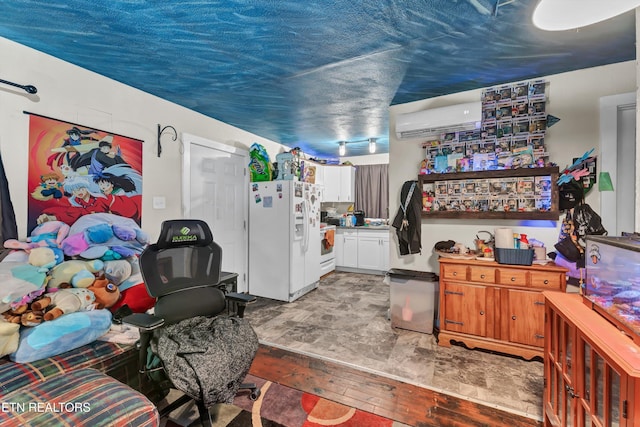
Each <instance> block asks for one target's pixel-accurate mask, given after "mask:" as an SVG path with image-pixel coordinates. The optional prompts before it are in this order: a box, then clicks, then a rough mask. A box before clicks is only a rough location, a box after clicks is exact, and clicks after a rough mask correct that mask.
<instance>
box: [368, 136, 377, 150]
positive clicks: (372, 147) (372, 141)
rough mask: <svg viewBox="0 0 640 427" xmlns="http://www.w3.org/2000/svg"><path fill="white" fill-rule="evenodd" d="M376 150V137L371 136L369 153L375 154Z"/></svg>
mask: <svg viewBox="0 0 640 427" xmlns="http://www.w3.org/2000/svg"><path fill="white" fill-rule="evenodd" d="M375 152H376V139H375V138H369V153H371V154H373V153H375Z"/></svg>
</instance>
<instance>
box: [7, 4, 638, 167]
mask: <svg viewBox="0 0 640 427" xmlns="http://www.w3.org/2000/svg"><path fill="white" fill-rule="evenodd" d="M536 3H537V2H536V1H535V0H529V1H527V0H367V1H354V0H326V1H300V0H268V1H252V0H220V1H204V0H200V1H199V0H191V1H167V2H162V1H157V0H108V1H105V0H64V1H61V0H49V1H46V2H45V1H25V0H10V1H6V2H3V5H2V13H1V14H0V36H3V37H6V38H8V39H10V40H13V41H16V42H18V43H21V44H24V45H26V46H30V47H32V48H35V49H37V50H39V51H42V52H45V53H47V54H50V55H53V56H56V57H58V58H61V59H63V60H65V61H68V62H71V63H73V64H76V65H79V66H81V67H84V68H86V69H89V70H92V71H94V72H97V73H99V74H102V75H104V76H107V77H110V78H112V79H114V80H117V81H120V82H122V83H126V84H128V85H130V86H133V87H135V88H138V89H140V90H143V91H145V92H148V93H151V94H154V95H156V96H159V97H161V98H165V99H167V100H169V101H172V102H174V103H176V104H180V105H183V106H185V107H188V108H191V109H193V110H196V111H198V112H200V113H203V114H205V115H207V116H210V117H213V118H216V119H219V120H222V121H224V122H226V123H230V124H232V125H234V126H237V127H240V128H242V129H245V130H247V131H250V132H252V133H255V134H257V135H260V136H263V137H265V138H268V139H271V140H274V141H277V142H280V143H282V144H285V145H288V146H290V147H295V146H298V147H300V148H302V150H303V151H304V152H305V153H307V154H309V155H311V156H315V157H319V158H328V159H331V158H336V157H337V148H338V141H340V140H347V141H359V140H366V139H367V138H370V137H376V138H379V140H378V148H379V150H378V151H379V152H387V151H388V134H389V129H388V107H389V105H393V104H400V103H405V102H410V101H415V100H419V99H425V98H430V97H434V96H439V95H444V94H449V93H455V92H460V91H465V90H470V89H475V88H479V87H487V86H493V85H496V84H500V83H506V82H511V81H518V80H527V79H531V78H535V77H540V76H544V75H549V74H555V73H560V72H565V71H572V70H576V69H580V68H588V67H593V66H598V65H604V64H609V63H615V62H621V61H626V60H631V59H634V58H635V18H634V14H633V12H630V13H627V14H625V15H622V16H620V17H617V18H614V19H612V20H609V21H607V22H605V23H601V24H596V25H594V26H590V27H587V28H583V29H580V30H579V31H568V32H560V33H545V32H543V31H540V30H537V29H536V28H534V27H533V25H532V24H531V14H532V12H533V8H534V7H535V4H536ZM603 7H604V6H603ZM0 74H1V68H0ZM0 78H3V76H1V75H0ZM27 83H28V84H33V85H35V86H37V85H38V82H37V81H34V82H27ZM27 83H25V84H27ZM186 130H187V129H185V131H186ZM347 148H348V151H349V155H360V154H367V144H366V143H361V144H356V143H353V144H349V145H348V147H347Z"/></svg>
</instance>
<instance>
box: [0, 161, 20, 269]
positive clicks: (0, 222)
mask: <svg viewBox="0 0 640 427" xmlns="http://www.w3.org/2000/svg"><path fill="white" fill-rule="evenodd" d="M17 238H18V226H17V224H16V216H15V213H14V211H13V203H11V196H10V195H9V181H7V175H6V174H5V172H4V164H3V163H2V156H0V249H1V248H2V246H1V245H2V243H4V241H5V240H9V239H17ZM6 253H9V251H6ZM6 253H5V251H1V254H2V255H0V259H1V258H4V256H3V255H6Z"/></svg>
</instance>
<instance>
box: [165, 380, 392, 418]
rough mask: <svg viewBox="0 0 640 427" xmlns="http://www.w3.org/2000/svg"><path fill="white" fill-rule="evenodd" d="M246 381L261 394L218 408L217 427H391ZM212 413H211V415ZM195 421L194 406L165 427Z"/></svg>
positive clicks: (265, 384) (368, 415) (334, 405)
mask: <svg viewBox="0 0 640 427" xmlns="http://www.w3.org/2000/svg"><path fill="white" fill-rule="evenodd" d="M246 381H247V382H253V383H256V384H257V385H258V386H259V387H260V389H261V391H262V393H261V395H260V397H259V398H258V400H256V401H255V402H254V401H252V400H250V399H249V397H248V394H239V395H238V396H237V397H236V398H235V400H234V402H233V405H219V406H218V407H216V408H215V409H214V410H213V411H215V412H216V414H217V420H216V423H215V424H214V425H215V426H216V427H320V426H336V427H364V426H366V427H392V426H401V425H402V424H400V423H394V421H393V420H390V419H388V418H384V417H380V416H378V415H375V414H371V413H369V412H365V411H361V410H359V409H355V408H351V407H348V406H345V405H341V404H339V403H336V402H333V401H331V400H327V399H324V398H322V397H320V396H316V395H314V394H310V393H305V392H302V391H299V390H295V389H292V388H289V387H285V386H282V385H280V384H275V383H272V382H271V381H265V380H263V379H261V378H258V377H255V376H252V375H249V376H248V377H247V379H246ZM213 411H212V413H214V412H213ZM197 418H198V415H197V410H196V409H195V405H190V406H189V407H187V408H185V411H184V412H182V413H181V414H178V415H177V416H175V415H174V414H172V416H171V417H170V419H169V420H168V421H167V422H166V424H165V426H166V427H179V426H186V425H189V423H190V422H192V421H194V420H196V419H197Z"/></svg>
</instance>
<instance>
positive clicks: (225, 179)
mask: <svg viewBox="0 0 640 427" xmlns="http://www.w3.org/2000/svg"><path fill="white" fill-rule="evenodd" d="M182 140H183V142H184V155H183V172H182V176H183V181H182V182H183V212H184V216H185V218H194V219H202V220H204V221H206V222H207V223H208V224H209V227H211V230H212V231H213V238H214V240H215V241H216V242H217V243H218V244H219V245H220V246H221V247H222V270H223V271H229V272H233V273H238V292H245V291H247V270H248V256H249V251H248V232H247V221H248V204H247V201H248V189H249V185H248V184H249V178H248V176H247V175H246V165H247V164H248V158H249V153H248V152H247V151H244V150H240V149H238V148H235V147H231V146H228V145H225V144H221V143H218V142H215V141H210V140H207V139H205V138H201V137H197V136H194V135H189V134H183V135H182Z"/></svg>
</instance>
